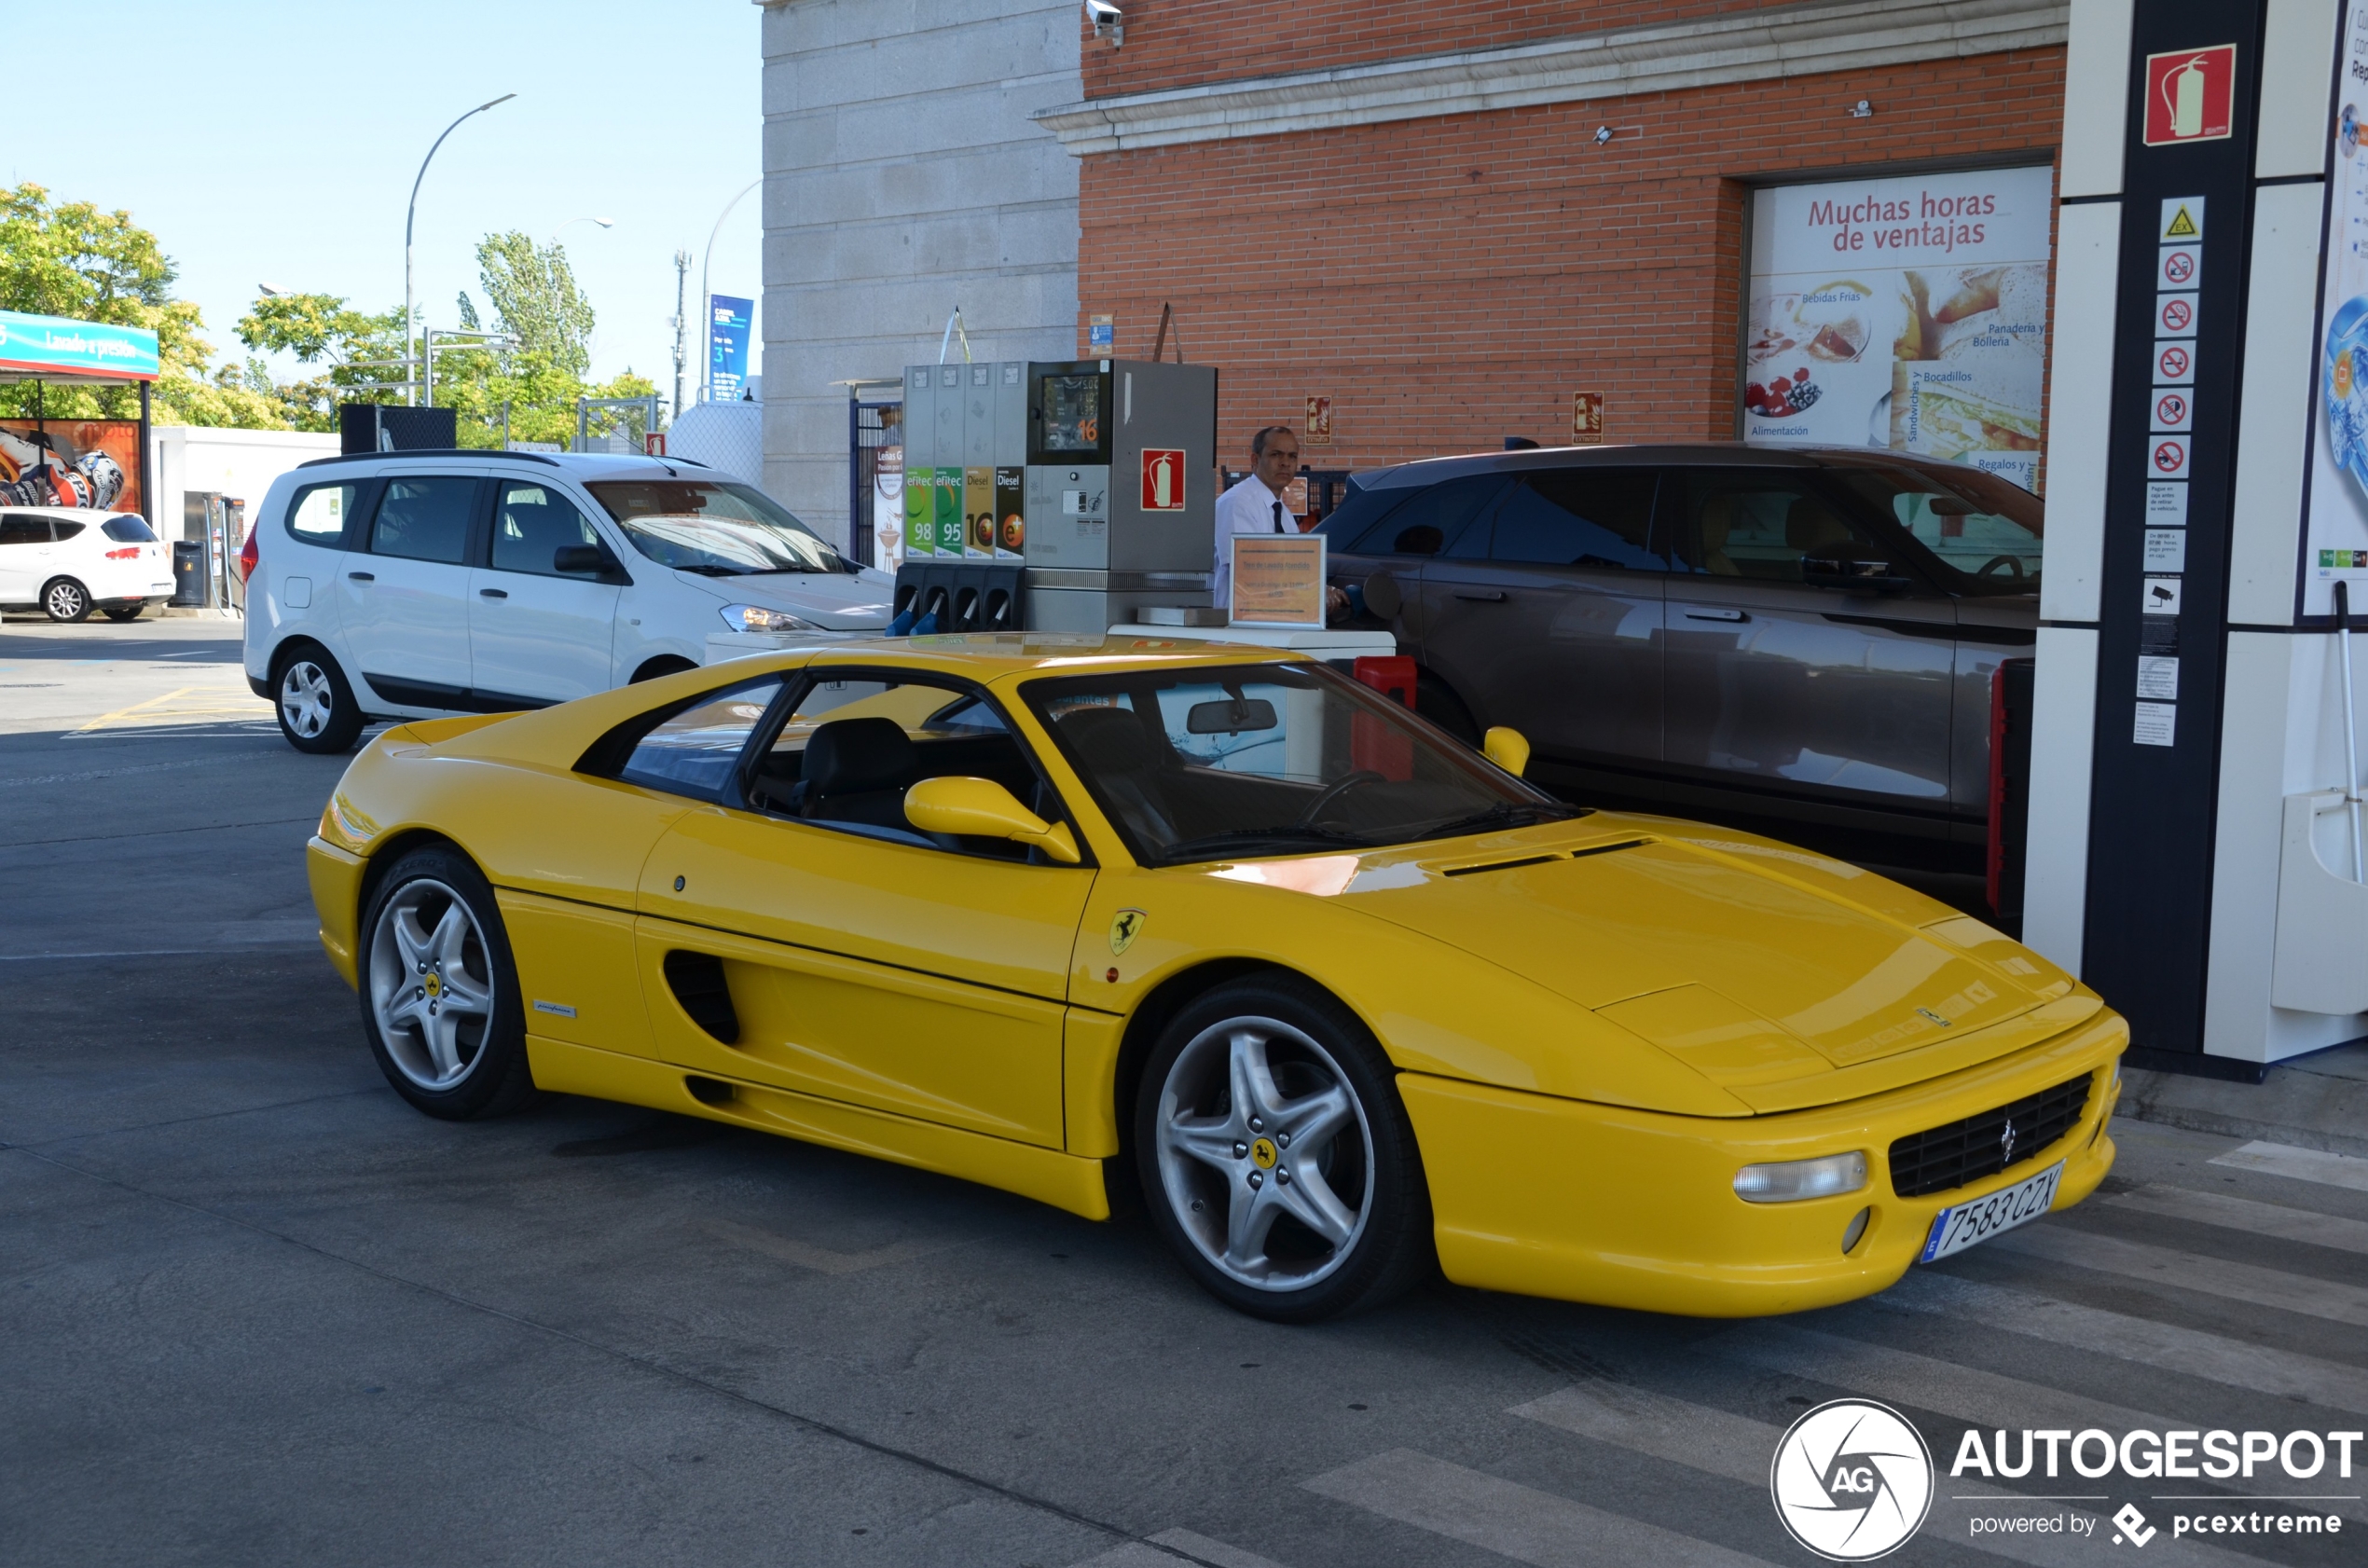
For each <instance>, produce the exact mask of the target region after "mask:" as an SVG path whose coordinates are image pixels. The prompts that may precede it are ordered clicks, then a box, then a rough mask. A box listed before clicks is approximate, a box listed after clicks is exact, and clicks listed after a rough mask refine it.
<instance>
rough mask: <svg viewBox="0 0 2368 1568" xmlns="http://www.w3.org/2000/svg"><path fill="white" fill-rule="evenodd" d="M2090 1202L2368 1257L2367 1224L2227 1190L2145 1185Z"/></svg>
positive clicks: (2106, 1194) (2107, 1194)
mask: <svg viewBox="0 0 2368 1568" xmlns="http://www.w3.org/2000/svg"><path fill="white" fill-rule="evenodd" d="M2092 1201H2093V1202H2095V1203H2097V1204H2103V1205H2105V1206H2107V1207H2111V1208H2121V1209H2130V1210H2134V1211H2135V1212H2137V1213H2139V1214H2151V1215H2157V1216H2160V1217H2162V1218H2165V1219H2185V1220H2192V1221H2194V1222H2195V1223H2196V1224H2198V1225H2217V1226H2219V1227H2221V1228H2222V1229H2223V1230H2227V1231H2244V1232H2246V1233H2247V1234H2248V1235H2255V1236H2274V1237H2276V1238H2277V1239H2278V1240H2279V1241H2281V1242H2304V1243H2307V1244H2308V1245H2312V1246H2326V1247H2334V1248H2336V1249H2337V1250H2339V1251H2343V1252H2359V1253H2368V1222H2362V1221H2361V1220H2357V1219H2346V1218H2344V1217H2342V1216H2340V1215H2333V1214H2320V1213H2318V1212H2316V1211H2314V1210H2311V1209H2290V1208H2287V1207H2286V1206H2284V1205H2283V1204H2260V1203H2255V1202H2254V1201H2253V1200H2252V1199H2251V1198H2237V1197H2231V1196H2230V1195H2229V1194H2227V1193H2225V1192H2196V1191H2193V1190H2189V1189H2187V1188H2184V1187H2162V1186H2148V1187H2141V1188H2138V1189H2137V1190H2134V1191H2129V1192H2110V1193H2105V1194H2103V1195H2101V1196H2100V1197H2098V1198H2096V1199H2094V1200H2092Z"/></svg>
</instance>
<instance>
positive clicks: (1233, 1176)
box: [1136, 976, 1431, 1322]
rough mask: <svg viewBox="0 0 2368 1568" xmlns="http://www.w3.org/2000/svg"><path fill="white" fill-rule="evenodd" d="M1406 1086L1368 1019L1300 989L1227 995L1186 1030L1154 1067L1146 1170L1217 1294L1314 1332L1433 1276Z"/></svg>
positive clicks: (1156, 1206) (1161, 1047)
mask: <svg viewBox="0 0 2368 1568" xmlns="http://www.w3.org/2000/svg"><path fill="white" fill-rule="evenodd" d="M1391 1079H1392V1071H1391V1068H1390V1067H1389V1065H1388V1061H1387V1058H1386V1057H1384V1055H1383V1054H1382V1052H1381V1049H1380V1047H1379V1046H1378V1045H1377V1044H1376V1043H1375V1042H1374V1041H1373V1038H1372V1037H1371V1035H1370V1033H1369V1032H1368V1031H1367V1030H1366V1029H1365V1028H1364V1027H1363V1026H1362V1025H1360V1024H1358V1023H1357V1021H1356V1018H1355V1016H1354V1015H1352V1014H1350V1013H1349V1012H1347V1011H1346V1010H1345V1009H1343V1008H1342V1007H1341V1006H1340V1005H1339V1004H1338V1003H1337V1002H1336V1001H1334V1000H1333V999H1332V998H1331V997H1329V996H1327V995H1325V994H1324V993H1323V992H1321V991H1320V990H1318V989H1316V988H1315V986H1313V985H1310V984H1308V983H1306V982H1304V981H1301V980H1298V979H1296V978H1294V977H1287V976H1275V977H1273V978H1269V979H1260V980H1253V981H1246V982H1239V983H1233V984H1231V985H1227V986H1223V987H1220V988H1219V989H1218V990H1216V991H1213V992H1211V993H1209V994H1208V995H1206V996H1205V997H1201V998H1199V999H1198V1000H1197V1001H1195V1002H1194V1003H1192V1004H1191V1006H1189V1007H1187V1008H1186V1009H1185V1010H1184V1011H1182V1012H1181V1013H1179V1014H1178V1015H1177V1018H1175V1019H1174V1020H1173V1021H1171V1022H1170V1024H1169V1025H1168V1027H1167V1029H1166V1031H1165V1032H1164V1033H1163V1035H1162V1037H1161V1039H1160V1042H1159V1044H1158V1045H1157V1046H1156V1047H1154V1049H1153V1050H1152V1052H1151V1054H1150V1060H1149V1061H1148V1062H1147V1063H1146V1064H1145V1070H1144V1075H1143V1081H1142V1088H1141V1092H1140V1093H1139V1094H1138V1096H1137V1105H1136V1160H1137V1165H1138V1168H1139V1170H1140V1173H1141V1176H1142V1181H1143V1189H1144V1192H1145V1194H1146V1196H1147V1198H1148V1199H1149V1203H1150V1209H1151V1213H1152V1217H1153V1220H1154V1222H1155V1223H1156V1224H1157V1225H1158V1226H1159V1229H1160V1230H1161V1231H1162V1232H1163V1234H1164V1235H1165V1236H1166V1237H1167V1240H1168V1242H1169V1244H1170V1245H1172V1246H1173V1247H1174V1248H1175V1250H1176V1252H1177V1255H1178V1256H1179V1257H1180V1258H1182V1259H1183V1260H1184V1263H1185V1266H1186V1267H1187V1268H1189V1269H1191V1271H1192V1272H1193V1273H1194V1275H1195V1276H1197V1277H1198V1278H1199V1279H1200V1281H1201V1283H1202V1284H1203V1285H1205V1286H1207V1287H1208V1288H1209V1289H1210V1290H1211V1291H1212V1292H1214V1293H1215V1294H1216V1295H1218V1297H1219V1298H1221V1299H1223V1300H1226V1301H1228V1302H1230V1303H1232V1305H1234V1306H1236V1307H1239V1308H1240V1309H1242V1310H1243V1311H1245V1312H1248V1313H1254V1314H1258V1315H1259V1316H1261V1317H1271V1318H1276V1319H1279V1320H1282V1321H1286V1322H1309V1321H1313V1320H1315V1319H1316V1318H1322V1317H1329V1316H1331V1315H1333V1314H1337V1313H1342V1312H1346V1311H1349V1310H1352V1309H1354V1308H1356V1307H1360V1306H1370V1305H1374V1304H1378V1303H1379V1302H1380V1301H1382V1300H1387V1299H1388V1298H1389V1297H1391V1296H1395V1295H1397V1293H1398V1292H1399V1291H1401V1290H1403V1289H1404V1288H1405V1287H1406V1286H1408V1285H1411V1283H1413V1281H1414V1280H1415V1279H1416V1278H1417V1277H1419V1275H1420V1273H1421V1272H1422V1270H1423V1269H1424V1268H1425V1267H1426V1266H1427V1265H1428V1263H1429V1261H1430V1258H1431V1252H1430V1205H1429V1203H1428V1200H1427V1197H1426V1195H1425V1191H1424V1187H1423V1176H1422V1166H1421V1160H1420V1157H1419V1156H1418V1154H1417V1153H1416V1151H1415V1148H1414V1138H1413V1131H1412V1128H1411V1125H1410V1124H1409V1123H1408V1121H1407V1120H1406V1112H1405V1108H1404V1107H1403V1106H1401V1105H1400V1104H1399V1102H1398V1098H1397V1092H1396V1089H1395V1088H1394V1087H1393V1085H1392V1082H1391Z"/></svg>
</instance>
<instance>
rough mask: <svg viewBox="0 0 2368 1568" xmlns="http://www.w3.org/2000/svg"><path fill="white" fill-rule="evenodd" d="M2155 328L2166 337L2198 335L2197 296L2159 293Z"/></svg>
mask: <svg viewBox="0 0 2368 1568" xmlns="http://www.w3.org/2000/svg"><path fill="white" fill-rule="evenodd" d="M2155 331H2156V332H2157V333H2159V334H2161V335H2162V336H2163V337H2194V336H2196V296H2194V295H2192V294H2166V295H2159V296H2156V297H2155Z"/></svg>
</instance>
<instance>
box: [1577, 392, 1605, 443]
mask: <svg viewBox="0 0 2368 1568" xmlns="http://www.w3.org/2000/svg"><path fill="white" fill-rule="evenodd" d="M1603 439H1604V394H1603V393H1602V392H1573V393H1571V445H1572V446H1574V447H1594V446H1599V445H1601V444H1602V442H1603Z"/></svg>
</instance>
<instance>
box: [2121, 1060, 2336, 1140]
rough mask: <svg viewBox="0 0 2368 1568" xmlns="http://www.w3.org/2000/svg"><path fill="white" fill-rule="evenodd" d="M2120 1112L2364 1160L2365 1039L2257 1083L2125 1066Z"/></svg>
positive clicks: (2193, 1130)
mask: <svg viewBox="0 0 2368 1568" xmlns="http://www.w3.org/2000/svg"><path fill="white" fill-rule="evenodd" d="M2120 1114H2122V1115H2124V1116H2130V1117H2135V1118H2137V1119H2138V1120H2139V1121H2155V1122H2160V1123H2161V1124H2162V1125H2164V1126H2167V1127H2181V1128H2184V1129H2186V1130H2187V1131H2189V1132H2191V1133H2216V1134H2219V1135H2221V1136H2223V1137H2231V1138H2247V1139H2253V1138H2258V1139H2261V1140H2263V1141H2265V1142H2267V1143H2282V1144H2287V1145H2290V1146H2292V1147H2293V1148H2315V1149H2319V1150H2320V1151H2322V1152H2324V1153H2329V1154H2352V1155H2358V1156H2360V1157H2361V1158H2363V1159H2368V1042H2361V1043H2358V1044H2353V1045H2344V1046H2337V1047H2336V1048H2335V1049H2334V1050H2332V1051H2320V1052H2313V1053H2312V1054H2310V1055H2308V1056H2298V1057H2296V1058H2294V1060H2292V1062H2289V1063H2285V1064H2281V1065H2279V1066H2273V1067H2271V1068H2270V1069H2269V1076H2268V1078H2266V1079H2265V1080H2263V1081H2262V1082H2260V1083H2258V1084H2251V1083H2230V1082H2226V1081H2224V1080H2220V1079H2210V1078H2190V1077H2188V1076H2187V1075H2185V1074H2183V1073H2162V1072H2151V1071H2147V1070H2145V1069H2143V1068H2137V1067H2131V1068H2126V1069H2124V1071H2123V1073H2122V1087H2121V1111H2120Z"/></svg>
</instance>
